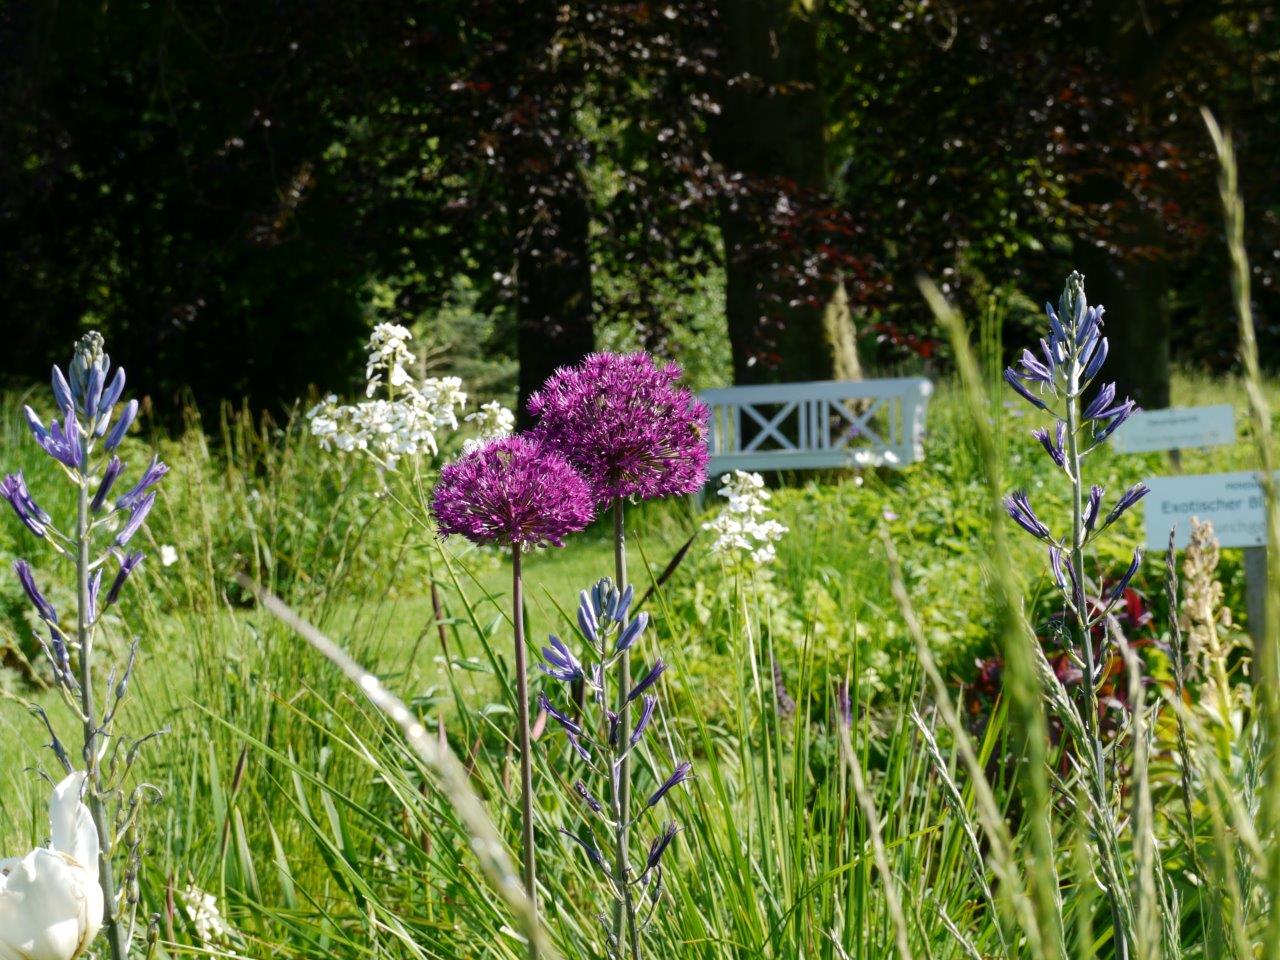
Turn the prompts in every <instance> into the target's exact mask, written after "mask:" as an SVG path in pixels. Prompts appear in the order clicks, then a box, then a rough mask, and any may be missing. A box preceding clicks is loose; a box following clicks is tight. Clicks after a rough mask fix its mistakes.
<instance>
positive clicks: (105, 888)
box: [76, 473, 129, 960]
mask: <svg viewBox="0 0 1280 960" xmlns="http://www.w3.org/2000/svg"><path fill="white" fill-rule="evenodd" d="M78 479H79V488H80V489H79V496H78V504H79V506H78V510H77V513H76V587H77V592H76V639H77V641H78V642H79V644H80V710H81V712H82V713H83V715H84V766H85V771H86V775H87V776H86V779H87V783H88V787H87V789H86V791H85V794H86V796H85V801H86V805H87V806H88V808H89V812H90V814H91V816H92V817H93V825H94V827H96V828H97V831H98V850H99V857H98V879H99V882H100V883H101V885H102V900H103V914H102V925H103V929H104V931H105V933H106V935H107V942H108V943H109V944H110V946H111V957H112V960H126V958H127V957H128V955H129V931H128V930H127V929H125V925H124V924H123V923H122V922H121V921H120V916H119V913H118V910H119V906H120V905H119V903H117V901H116V884H115V877H114V875H113V872H112V868H111V851H112V846H113V839H114V838H113V835H112V824H111V818H110V816H109V815H108V812H107V806H106V803H105V802H104V800H103V798H102V773H101V769H100V767H99V765H98V752H99V751H98V736H99V731H98V718H97V710H96V707H95V705H94V702H93V700H94V698H93V625H92V623H91V622H90V606H91V605H90V601H89V571H90V557H89V552H90V546H91V543H90V541H91V536H90V532H89V531H90V518H89V481H88V477H86V476H84V474H83V473H80V475H79V477H78Z"/></svg>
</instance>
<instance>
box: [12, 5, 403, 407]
mask: <svg viewBox="0 0 1280 960" xmlns="http://www.w3.org/2000/svg"><path fill="white" fill-rule="evenodd" d="M379 10H380V8H379V7H378V6H377V5H367V6H365V5H350V6H348V5H321V4H312V3H304V2H293V3H288V2H274V3H258V2H221V3H217V4H163V5H128V4H126V5H122V6H121V5H114V4H107V5H104V4H98V3H83V2H71V3H63V4H57V5H48V4H40V3H34V2H32V3H11V4H9V5H7V6H6V8H5V12H4V14H3V16H4V22H3V29H4V36H3V46H4V51H3V55H0V62H3V63H4V64H5V65H6V66H5V76H4V78H3V81H2V82H0V90H2V92H0V97H3V101H2V103H0V131H3V150H0V163H2V164H3V167H0V195H2V196H3V207H0V244H2V245H3V249H4V250H5V251H6V255H5V256H4V257H3V258H2V259H0V289H3V290H4V291H5V294H6V299H7V303H6V309H7V314H8V317H7V322H8V324H9V325H10V326H11V327H12V328H13V329H14V330H15V331H17V332H18V335H19V336H20V337H22V340H21V346H20V349H18V350H14V351H6V352H5V357H4V359H5V360H6V361H8V360H9V359H12V360H13V361H14V363H15V366H16V367H17V369H15V370H13V371H12V372H29V371H30V369H31V364H32V362H33V358H34V357H42V358H44V359H46V360H51V359H54V358H55V357H57V358H58V359H65V358H63V357H60V356H59V354H60V352H61V351H62V350H63V348H64V347H65V345H66V343H68V342H69V341H70V339H71V331H72V330H74V329H75V328H76V327H77V326H78V325H80V324H81V323H82V321H84V320H85V319H88V320H89V321H90V322H92V323H94V324H95V325H98V326H100V327H103V328H105V330H106V331H107V333H108V335H109V338H110V343H111V346H112V349H113V352H115V353H116V354H117V355H118V357H119V359H120V360H122V361H124V362H125V363H127V364H128V366H129V369H130V373H131V374H133V375H134V376H135V377H136V379H137V383H138V385H139V387H140V388H141V389H143V390H145V391H148V392H158V393H162V394H176V393H178V392H179V391H181V390H184V389H186V388H189V389H190V390H191V391H192V392H193V393H194V395H195V396H196V397H197V398H201V399H214V398H218V397H249V398H250V399H252V400H253V401H256V402H269V401H273V400H276V399H287V398H291V397H294V396H297V395H299V394H300V393H301V392H302V391H303V390H304V388H305V387H306V386H307V385H308V384H309V383H312V382H328V383H333V382H334V381H335V380H338V379H340V378H343V377H345V376H346V375H347V374H348V373H349V371H351V370H352V369H354V368H355V364H354V363H353V362H352V360H353V355H354V353H355V352H356V351H358V349H359V340H360V329H361V322H360V292H361V290H362V287H363V284H364V283H365V280H366V278H367V277H368V276H369V275H370V274H371V273H373V272H375V271H377V270H380V269H383V268H384V266H385V264H386V263H387V262H388V261H394V260H397V259H399V258H400V257H401V255H402V254H401V251H400V249H399V246H400V243H401V242H402V238H401V236H400V235H399V234H400V232H401V229H402V226H403V224H404V223H405V222H407V221H411V214H410V212H409V211H404V210H397V209H396V204H395V200H394V198H391V197H385V196H383V195H382V193H381V191H380V190H378V189H376V187H373V186H372V185H371V184H370V183H369V181H368V180H367V179H364V178H361V177H360V176H358V172H359V170H360V168H361V164H362V162H363V161H364V160H365V157H364V156H363V155H362V153H361V150H362V147H363V137H364V131H363V130H362V129H361V122H362V120H363V119H365V118H371V117H375V116H376V115H377V114H378V112H379V111H380V110H382V109H384V108H385V107H386V106H387V104H388V93H387V91H386V90H384V89H380V88H379V87H378V86H377V85H376V84H375V83H374V82H373V81H371V80H370V78H369V76H368V75H367V74H366V69H367V68H368V67H369V66H370V64H376V63H377V62H378V61H379V57H380V56H381V55H382V54H383V53H385V52H386V51H387V50H396V49H398V48H399V47H400V44H401V42H402V28H401V25H400V24H399V23H397V22H395V21H394V20H392V21H390V22H388V21H387V20H382V19H379ZM386 176H387V174H386V173H385V172H381V173H379V174H378V178H379V180H382V179H384V178H385V177H386ZM33 355H34V357H33Z"/></svg>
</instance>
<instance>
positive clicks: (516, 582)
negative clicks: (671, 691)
mask: <svg viewBox="0 0 1280 960" xmlns="http://www.w3.org/2000/svg"><path fill="white" fill-rule="evenodd" d="M520 554H521V547H520V545H519V544H518V543H517V544H514V545H513V546H512V547H511V622H512V623H513V624H514V626H515V643H516V713H517V714H518V716H519V718H520V817H521V821H522V822H521V826H522V828H523V836H524V840H523V846H524V849H523V850H522V851H521V853H522V854H523V856H522V862H523V865H524V892H525V894H526V895H527V896H528V897H529V902H530V904H532V906H533V915H534V920H535V921H536V920H537V916H538V881H537V870H536V868H535V863H534V848H533V762H532V757H531V756H530V752H529V751H530V745H529V741H530V736H529V671H528V666H527V664H526V663H525V642H524V582H523V578H522V576H521V570H520ZM537 956H538V945H537V944H536V943H535V942H534V940H533V938H532V937H531V938H530V939H529V958H530V960H536V958H537Z"/></svg>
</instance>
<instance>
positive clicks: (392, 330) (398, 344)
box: [364, 323, 417, 397]
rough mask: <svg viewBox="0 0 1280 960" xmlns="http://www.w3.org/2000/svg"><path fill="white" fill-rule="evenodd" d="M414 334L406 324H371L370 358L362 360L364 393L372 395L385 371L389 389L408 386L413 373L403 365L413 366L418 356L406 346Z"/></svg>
mask: <svg viewBox="0 0 1280 960" xmlns="http://www.w3.org/2000/svg"><path fill="white" fill-rule="evenodd" d="M412 339H413V334H412V333H410V332H409V329H408V328H407V327H402V326H400V324H398V323H380V324H378V325H377V326H376V327H374V328H373V335H372V336H370V337H369V359H368V361H367V362H366V363H365V369H364V376H365V379H366V380H368V381H369V385H368V387H367V388H366V389H365V396H366V397H372V396H373V395H374V394H375V393H377V392H378V388H379V386H381V384H382V375H383V374H384V373H385V374H386V375H387V383H388V384H389V385H390V386H391V388H392V391H393V392H394V391H396V390H398V389H399V388H400V387H404V386H407V385H408V384H409V383H410V382H411V381H412V380H413V377H412V376H410V374H409V371H408V370H406V369H405V367H407V366H409V367H411V366H413V364H414V363H415V362H417V358H416V357H415V356H414V355H413V351H412V350H410V349H409V341H410V340H412Z"/></svg>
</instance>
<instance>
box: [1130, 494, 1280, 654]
mask: <svg viewBox="0 0 1280 960" xmlns="http://www.w3.org/2000/svg"><path fill="white" fill-rule="evenodd" d="M1277 480H1280V474H1277ZM1147 486H1149V487H1150V488H1151V492H1150V493H1149V494H1147V497H1146V499H1145V500H1144V501H1143V502H1144V503H1145V504H1146V521H1147V549H1149V550H1164V549H1166V548H1167V547H1168V545H1169V531H1170V530H1171V529H1173V528H1175V527H1176V528H1177V539H1176V540H1175V541H1174V543H1175V546H1177V547H1179V548H1181V547H1185V546H1186V545H1187V541H1188V540H1189V539H1190V537H1191V518H1192V517H1195V518H1196V519H1197V520H1200V521H1205V520H1207V521H1209V522H1210V523H1212V524H1213V532H1214V535H1215V536H1216V537H1217V538H1218V543H1219V545H1220V546H1223V547H1243V548H1244V554H1245V556H1244V566H1245V585H1246V598H1245V600H1246V604H1247V606H1248V614H1249V628H1250V632H1251V633H1252V634H1253V635H1254V637H1255V638H1257V637H1259V636H1261V627H1262V617H1263V610H1264V609H1265V601H1266V589H1267V503H1266V498H1265V497H1264V496H1263V493H1262V484H1260V483H1259V482H1258V474H1256V473H1210V474H1201V475H1199V476H1183V477H1155V478H1153V479H1151V480H1148V481H1147Z"/></svg>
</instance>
